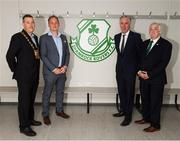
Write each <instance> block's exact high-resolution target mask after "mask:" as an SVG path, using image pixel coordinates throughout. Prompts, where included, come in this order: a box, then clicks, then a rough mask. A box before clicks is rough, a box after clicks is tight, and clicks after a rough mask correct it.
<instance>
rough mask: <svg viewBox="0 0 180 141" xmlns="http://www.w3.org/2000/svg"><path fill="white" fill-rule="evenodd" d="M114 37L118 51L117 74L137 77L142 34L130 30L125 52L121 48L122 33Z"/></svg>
mask: <svg viewBox="0 0 180 141" xmlns="http://www.w3.org/2000/svg"><path fill="white" fill-rule="evenodd" d="M114 39H115V47H116V51H117V63H116V75H117V76H118V75H124V76H126V77H129V78H132V79H135V78H134V77H135V75H136V73H137V70H138V66H139V62H140V54H141V52H140V51H141V49H140V47H141V44H142V39H141V35H140V34H139V33H136V32H132V31H130V32H129V35H128V38H127V41H126V44H125V49H124V51H123V53H121V52H120V49H119V44H120V40H121V33H119V34H117V35H115V37H114Z"/></svg>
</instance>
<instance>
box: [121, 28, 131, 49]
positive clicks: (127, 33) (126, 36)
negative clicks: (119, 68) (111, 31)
mask: <svg viewBox="0 0 180 141" xmlns="http://www.w3.org/2000/svg"><path fill="white" fill-rule="evenodd" d="M129 32H130V31H128V32H126V33H121V40H120V43H119V50H120V52H121V45H122V40H123V35H125V36H124V49H125V46H126V42H127V38H128V36H129Z"/></svg>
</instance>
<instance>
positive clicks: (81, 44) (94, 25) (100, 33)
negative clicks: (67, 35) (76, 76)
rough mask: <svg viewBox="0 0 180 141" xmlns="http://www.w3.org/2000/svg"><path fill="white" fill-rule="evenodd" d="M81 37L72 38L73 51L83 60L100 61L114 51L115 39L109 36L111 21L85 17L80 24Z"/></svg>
mask: <svg viewBox="0 0 180 141" xmlns="http://www.w3.org/2000/svg"><path fill="white" fill-rule="evenodd" d="M77 27H78V30H79V37H75V38H71V39H70V46H71V49H72V51H73V52H74V53H75V54H76V55H77V56H78V57H79V58H81V59H82V60H84V61H88V62H99V61H102V60H104V59H106V58H108V57H109V56H110V55H111V54H112V53H113V51H114V49H115V45H114V40H113V39H112V38H111V37H109V36H108V31H109V28H110V25H109V23H108V22H107V21H106V20H104V19H83V20H82V21H81V22H80V23H79V24H78V25H77Z"/></svg>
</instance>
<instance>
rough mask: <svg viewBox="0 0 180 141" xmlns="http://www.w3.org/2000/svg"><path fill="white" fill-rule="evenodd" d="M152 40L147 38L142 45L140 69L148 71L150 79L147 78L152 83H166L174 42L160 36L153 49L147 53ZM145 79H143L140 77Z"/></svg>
mask: <svg viewBox="0 0 180 141" xmlns="http://www.w3.org/2000/svg"><path fill="white" fill-rule="evenodd" d="M149 42H150V39H149V40H146V41H144V42H143V45H142V56H141V64H140V70H142V71H147V73H148V76H149V79H148V80H145V81H147V82H149V83H152V84H166V83H167V77H166V67H167V65H168V63H169V61H170V58H171V52H172V44H171V43H170V42H169V41H167V40H165V39H163V38H162V37H160V39H159V40H158V41H157V42H156V44H155V45H154V46H153V48H152V49H151V51H150V52H149V53H148V55H146V49H147V46H148V44H149ZM140 80H142V81H143V79H140Z"/></svg>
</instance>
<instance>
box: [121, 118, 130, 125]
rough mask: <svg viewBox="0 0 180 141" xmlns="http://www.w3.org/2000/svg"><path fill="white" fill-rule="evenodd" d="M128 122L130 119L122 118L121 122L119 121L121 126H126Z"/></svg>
mask: <svg viewBox="0 0 180 141" xmlns="http://www.w3.org/2000/svg"><path fill="white" fill-rule="evenodd" d="M130 123H131V121H130V120H127V119H125V120H123V122H122V123H121V126H128V125H129V124H130Z"/></svg>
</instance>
